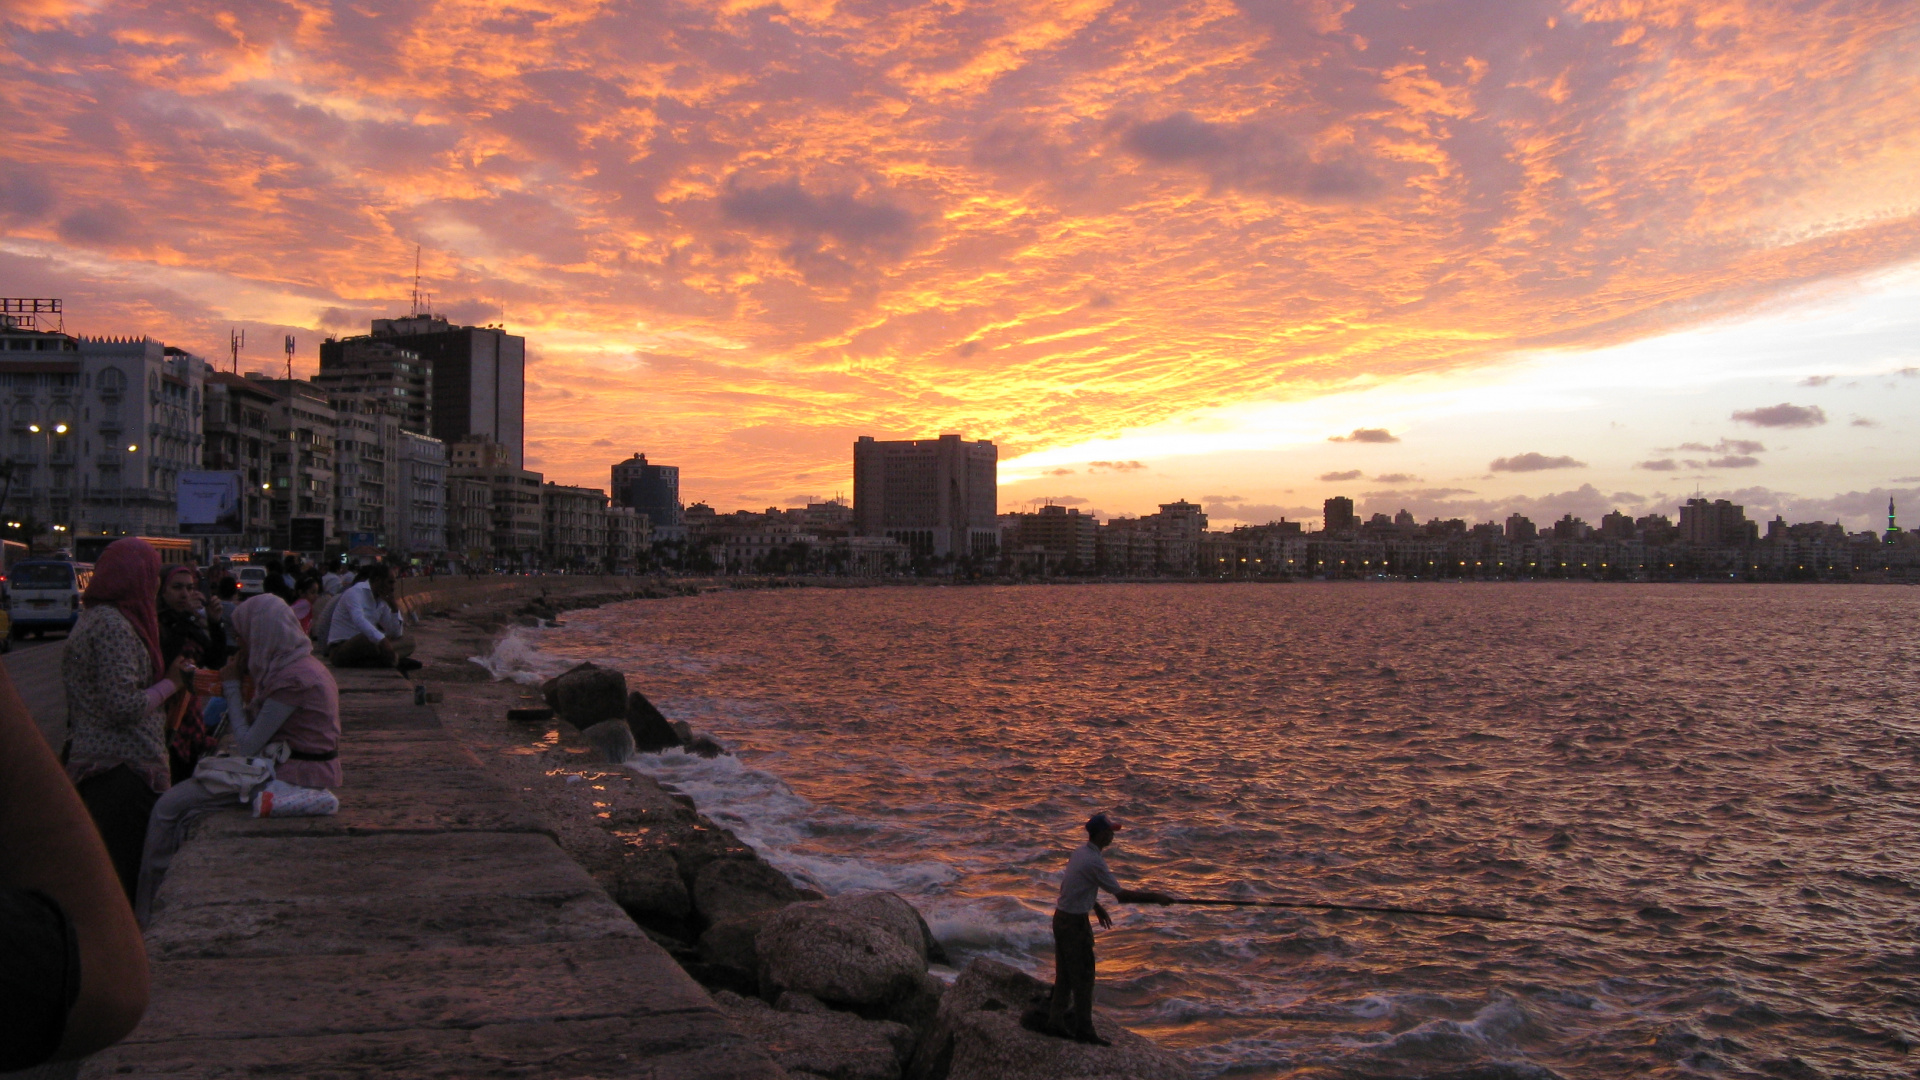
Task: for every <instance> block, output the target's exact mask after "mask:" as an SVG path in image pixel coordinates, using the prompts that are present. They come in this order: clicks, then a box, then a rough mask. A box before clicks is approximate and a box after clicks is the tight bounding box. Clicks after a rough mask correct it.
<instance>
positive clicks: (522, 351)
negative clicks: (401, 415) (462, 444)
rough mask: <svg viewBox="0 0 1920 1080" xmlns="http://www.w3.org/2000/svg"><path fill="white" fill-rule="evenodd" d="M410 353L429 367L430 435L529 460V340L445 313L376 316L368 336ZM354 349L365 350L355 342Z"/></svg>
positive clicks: (520, 460) (344, 346)
mask: <svg viewBox="0 0 1920 1080" xmlns="http://www.w3.org/2000/svg"><path fill="white" fill-rule="evenodd" d="M362 340H365V341H370V342H382V343H385V344H387V345H390V346H392V347H393V348H395V349H398V350H403V351H406V352H411V353H413V354H414V355H416V356H418V357H419V358H420V359H421V360H422V361H424V362H425V363H426V365H427V368H428V379H429V382H428V384H427V385H428V386H429V387H430V388H431V391H432V402H433V405H432V422H431V424H430V425H429V430H428V431H426V432H425V434H429V435H432V436H433V437H434V438H436V439H439V440H441V441H442V442H447V443H452V442H454V441H455V440H458V439H463V438H466V437H468V436H473V435H477V436H481V437H483V438H485V439H488V440H490V441H492V442H496V443H499V444H500V445H501V446H504V447H506V448H507V452H508V454H509V455H511V457H512V464H513V465H514V466H516V467H518V466H520V465H522V464H524V463H525V460H526V458H525V448H526V447H525V444H526V419H525V417H526V368H527V339H526V338H523V337H519V336H517V335H514V334H509V333H507V332H506V331H505V330H503V329H501V328H499V327H497V326H455V325H453V324H452V323H450V322H448V321H447V319H446V317H445V316H441V315H409V316H406V317H404V318H399V319H375V320H373V332H372V333H371V334H370V335H368V336H367V337H366V338H364V339H362V338H348V339H345V340H343V341H340V342H337V343H336V344H337V345H339V346H340V348H341V350H342V353H343V355H344V354H345V352H346V350H347V347H348V345H349V344H350V343H354V342H359V341H362ZM354 348H360V346H358V345H354ZM396 363H397V361H396Z"/></svg>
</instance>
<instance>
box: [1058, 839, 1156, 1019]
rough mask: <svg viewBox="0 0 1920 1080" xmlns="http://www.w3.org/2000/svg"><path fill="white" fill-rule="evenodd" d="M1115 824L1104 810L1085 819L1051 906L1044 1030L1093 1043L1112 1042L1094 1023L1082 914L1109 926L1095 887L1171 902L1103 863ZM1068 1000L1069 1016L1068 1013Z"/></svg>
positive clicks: (1129, 900)
mask: <svg viewBox="0 0 1920 1080" xmlns="http://www.w3.org/2000/svg"><path fill="white" fill-rule="evenodd" d="M1118 829H1119V826H1118V825H1116V824H1114V822H1113V819H1112V818H1109V817H1108V816H1107V815H1105V814H1095V815H1093V816H1092V817H1090V818H1088V819H1087V842H1086V843H1085V844H1083V845H1081V846H1080V847H1078V848H1075V849H1074V852H1073V855H1072V856H1071V857H1070V858H1068V859H1067V873H1066V876H1065V877H1064V878H1062V879H1061V881H1060V899H1059V901H1058V902H1057V903H1055V904H1054V906H1053V1000H1052V1001H1050V1002H1049V1003H1048V1005H1047V1025H1046V1028H1047V1033H1048V1034H1050V1035H1058V1036H1060V1037H1061V1038H1067V1039H1077V1040H1079V1041H1080V1042H1084V1043H1093V1044H1094V1045H1096V1046H1109V1045H1111V1044H1110V1043H1108V1042H1107V1040H1105V1039H1102V1038H1101V1037H1100V1035H1099V1033H1098V1032H1096V1031H1094V1029H1093V925H1092V924H1091V923H1090V922H1089V921H1088V919H1087V914H1088V913H1089V912H1091V913H1092V914H1093V916H1094V918H1097V919H1099V920H1100V925H1101V926H1102V927H1103V928H1110V927H1112V926H1113V919H1112V918H1111V917H1110V916H1108V915H1107V909H1106V908H1103V907H1101V906H1100V890H1101V889H1105V890H1107V891H1108V892H1109V893H1112V894H1113V898H1114V899H1115V900H1118V901H1120V902H1121V903H1123V904H1171V903H1174V902H1175V901H1174V898H1173V897H1171V896H1166V895H1164V894H1162V893H1156V892H1141V891H1139V890H1135V889H1123V888H1121V887H1120V882H1119V881H1118V880H1117V879H1115V878H1114V876H1113V871H1111V870H1109V869H1107V858H1106V856H1105V855H1103V854H1101V852H1102V851H1103V850H1104V849H1105V848H1106V847H1107V845H1109V844H1111V843H1113V834H1114V833H1115V832H1116V831H1118ZM1069 1004H1071V1007H1072V1010H1073V1016H1072V1018H1071V1020H1069V1018H1068V1016H1067V1010H1068V1007H1069Z"/></svg>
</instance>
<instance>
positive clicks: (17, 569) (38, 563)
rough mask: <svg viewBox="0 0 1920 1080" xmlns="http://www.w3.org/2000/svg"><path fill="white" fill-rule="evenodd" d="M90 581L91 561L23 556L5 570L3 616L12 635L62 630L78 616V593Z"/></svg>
mask: <svg viewBox="0 0 1920 1080" xmlns="http://www.w3.org/2000/svg"><path fill="white" fill-rule="evenodd" d="M92 580H93V565H92V564H91V563H72V562H65V561H61V560H55V559H23V560H21V561H20V562H17V563H14V564H13V568H12V569H11V570H9V571H8V572H7V615H8V617H9V619H10V620H11V622H12V624H13V625H12V627H11V628H10V629H9V630H8V633H9V634H10V635H11V636H13V637H17V638H19V637H26V636H27V635H28V634H42V635H44V634H45V633H46V632H47V631H49V630H58V631H60V632H62V633H65V632H66V631H68V630H71V629H73V624H74V623H75V622H77V621H79V618H80V594H81V593H83V592H86V591H87V584H88V583H89V582H91V581H92Z"/></svg>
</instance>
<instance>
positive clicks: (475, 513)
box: [447, 467, 493, 568]
mask: <svg viewBox="0 0 1920 1080" xmlns="http://www.w3.org/2000/svg"><path fill="white" fill-rule="evenodd" d="M447 553H448V554H449V555H451V556H452V557H454V558H455V559H458V560H459V561H460V562H462V563H464V564H466V565H467V566H469V567H474V568H479V567H486V566H492V565H493V487H492V485H491V484H489V483H487V481H486V480H483V479H481V478H479V477H475V476H471V475H461V474H460V473H458V472H457V471H455V470H454V469H453V468H451V467H449V468H448V470H447Z"/></svg>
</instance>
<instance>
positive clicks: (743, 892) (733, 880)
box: [692, 858, 805, 994]
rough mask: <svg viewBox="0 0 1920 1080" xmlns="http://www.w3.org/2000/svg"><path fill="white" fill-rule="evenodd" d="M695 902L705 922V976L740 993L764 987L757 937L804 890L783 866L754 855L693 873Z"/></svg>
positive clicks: (710, 864)
mask: <svg viewBox="0 0 1920 1080" xmlns="http://www.w3.org/2000/svg"><path fill="white" fill-rule="evenodd" d="M692 895H693V906H694V910H696V911H697V912H699V914H700V917H701V918H702V919H703V920H705V921H706V923H707V928H706V930H705V931H703V932H702V933H701V935H700V959H701V962H702V964H703V965H704V969H703V971H702V972H700V974H701V975H702V976H703V977H702V981H703V982H707V983H710V984H713V985H719V986H726V987H730V988H733V989H736V990H739V991H740V992H742V993H748V994H751V993H754V992H756V991H758V990H759V989H760V985H759V972H760V956H759V952H758V950H757V948H756V945H755V942H756V941H757V940H758V938H759V935H760V931H761V928H762V927H764V926H765V925H766V922H767V919H768V918H769V917H771V916H772V915H773V914H774V913H775V912H776V911H778V910H780V909H781V908H784V907H786V906H787V905H789V904H793V903H797V902H799V901H801V900H803V899H805V894H804V893H802V892H801V891H800V890H799V889H798V888H796V887H795V886H794V884H793V882H791V881H789V880H787V876H786V875H785V874H783V873H781V872H780V871H778V870H776V869H774V868H773V867H771V866H768V865H767V864H766V863H763V862H761V861H760V860H758V859H754V858H740V859H714V860H712V861H710V862H708V863H706V864H704V865H702V866H701V867H700V869H699V870H698V871H697V872H696V873H695V874H694V877H693V889H692Z"/></svg>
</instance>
